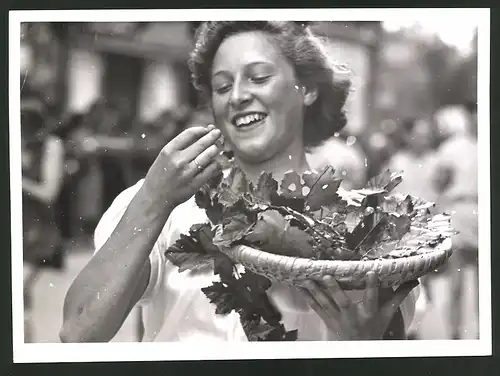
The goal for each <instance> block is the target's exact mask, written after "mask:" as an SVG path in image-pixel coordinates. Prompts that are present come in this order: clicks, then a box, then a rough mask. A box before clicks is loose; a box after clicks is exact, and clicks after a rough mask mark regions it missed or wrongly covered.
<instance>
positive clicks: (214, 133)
mask: <svg viewBox="0 0 500 376" xmlns="http://www.w3.org/2000/svg"><path fill="white" fill-rule="evenodd" d="M221 135H222V133H221V131H220V130H219V129H216V128H215V129H212V130H211V131H209V132H208V133H207V134H205V135H204V136H202V137H200V138H199V139H198V140H197V141H196V142H194V143H193V144H191V145H190V146H188V147H187V148H185V149H184V150H183V151H182V152H181V158H182V159H184V160H186V161H187V162H189V161H192V160H193V159H194V158H196V157H197V156H198V155H200V154H201V153H203V151H205V150H206V149H207V148H209V147H210V146H212V145H214V144H215V142H216V141H217V140H218V139H219V138H220V137H221Z"/></svg>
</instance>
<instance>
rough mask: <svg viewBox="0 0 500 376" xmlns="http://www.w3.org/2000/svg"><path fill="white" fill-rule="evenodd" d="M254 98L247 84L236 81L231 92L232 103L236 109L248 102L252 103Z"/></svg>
mask: <svg viewBox="0 0 500 376" xmlns="http://www.w3.org/2000/svg"><path fill="white" fill-rule="evenodd" d="M251 99H252V94H251V93H250V92H249V91H248V90H247V88H246V87H245V85H242V84H241V83H235V84H234V85H233V90H232V92H231V98H230V104H231V106H233V107H234V108H235V109H240V108H241V107H244V106H245V105H247V104H248V103H250V101H251Z"/></svg>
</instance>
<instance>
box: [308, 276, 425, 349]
mask: <svg viewBox="0 0 500 376" xmlns="http://www.w3.org/2000/svg"><path fill="white" fill-rule="evenodd" d="M418 284H419V283H418V281H411V282H408V283H405V284H402V285H401V286H399V287H398V288H397V290H395V291H393V290H392V288H388V289H381V288H380V287H379V286H378V277H377V275H376V274H375V273H374V272H370V273H368V279H367V285H366V289H365V291H364V297H363V300H362V301H361V302H353V301H352V300H351V299H350V298H349V297H348V296H347V295H346V293H345V292H344V291H343V290H342V288H341V287H340V286H339V284H338V282H337V281H336V280H335V279H334V278H333V277H331V276H326V277H324V278H323V284H322V286H320V284H318V283H316V282H314V281H308V282H307V285H306V288H305V289H304V291H305V293H306V296H307V298H308V300H309V303H310V305H311V307H312V308H313V309H314V310H315V311H316V313H317V314H318V315H319V316H320V317H321V319H322V320H323V321H324V322H325V324H326V325H327V326H328V328H329V329H330V330H331V331H333V332H334V333H336V334H337V336H338V337H339V338H340V339H341V340H370V339H375V340H377V339H382V338H383V336H384V334H385V333H386V331H387V329H388V328H389V324H390V323H391V321H392V319H393V317H394V315H395V313H396V312H397V310H398V308H399V306H400V305H401V303H402V302H403V300H404V299H405V298H406V297H407V296H408V294H409V293H410V292H411V290H413V289H414V288H415V287H416V286H418ZM382 295H383V296H382ZM381 302H382V304H381Z"/></svg>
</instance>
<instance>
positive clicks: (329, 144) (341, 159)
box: [306, 133, 367, 190]
mask: <svg viewBox="0 0 500 376" xmlns="http://www.w3.org/2000/svg"><path fill="white" fill-rule="evenodd" d="M358 144H359V143H358V142H357V139H356V137H354V136H349V135H348V134H346V133H342V134H336V135H335V136H334V137H330V138H329V139H328V140H326V141H325V142H323V143H322V144H321V145H319V146H317V147H315V148H312V149H310V150H309V151H308V153H307V154H306V157H307V161H308V163H309V166H310V167H311V168H312V169H313V170H317V171H321V170H322V169H323V168H325V166H327V165H330V166H332V167H333V168H334V169H335V174H336V175H337V177H338V178H340V179H342V183H341V186H342V188H344V189H347V190H349V189H359V188H361V187H362V186H363V185H364V184H365V183H366V175H367V168H366V164H365V161H366V156H365V154H364V151H363V149H362V148H361V147H360V146H359V145H358Z"/></svg>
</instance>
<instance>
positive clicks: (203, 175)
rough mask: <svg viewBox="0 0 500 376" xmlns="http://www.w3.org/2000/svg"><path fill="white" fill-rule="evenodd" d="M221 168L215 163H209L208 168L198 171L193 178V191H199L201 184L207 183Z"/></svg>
mask: <svg viewBox="0 0 500 376" xmlns="http://www.w3.org/2000/svg"><path fill="white" fill-rule="evenodd" d="M220 171H221V167H220V166H219V164H218V163H217V162H216V161H212V162H210V164H209V165H208V166H206V167H205V168H204V169H202V170H200V172H199V173H198V174H197V175H195V176H194V177H193V180H192V182H191V185H192V187H193V188H195V189H199V188H200V187H201V186H202V185H203V184H205V183H206V182H207V180H208V179H210V178H211V177H212V176H214V175H215V174H217V173H220Z"/></svg>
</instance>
